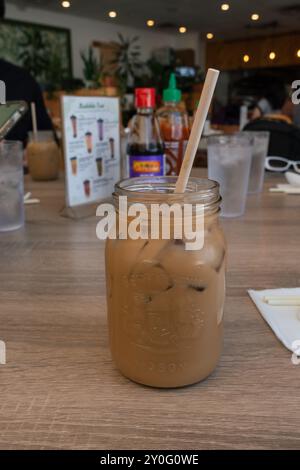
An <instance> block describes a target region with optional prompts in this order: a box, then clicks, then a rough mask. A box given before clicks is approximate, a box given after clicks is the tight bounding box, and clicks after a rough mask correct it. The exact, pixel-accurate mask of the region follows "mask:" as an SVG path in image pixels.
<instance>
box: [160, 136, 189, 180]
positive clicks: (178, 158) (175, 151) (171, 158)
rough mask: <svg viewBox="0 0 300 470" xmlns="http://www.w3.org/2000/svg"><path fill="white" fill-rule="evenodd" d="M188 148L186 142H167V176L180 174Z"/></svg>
mask: <svg viewBox="0 0 300 470" xmlns="http://www.w3.org/2000/svg"><path fill="white" fill-rule="evenodd" d="M186 146H187V141H186V140H181V141H173V142H170V141H169V142H168V141H166V142H165V147H166V174H167V175H169V176H175V175H178V174H179V171H180V167H181V164H182V159H183V155H184V153H185V149H186Z"/></svg>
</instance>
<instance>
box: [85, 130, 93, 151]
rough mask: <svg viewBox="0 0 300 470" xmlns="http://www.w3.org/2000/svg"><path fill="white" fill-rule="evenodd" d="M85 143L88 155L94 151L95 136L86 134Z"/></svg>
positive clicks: (89, 133)
mask: <svg viewBox="0 0 300 470" xmlns="http://www.w3.org/2000/svg"><path fill="white" fill-rule="evenodd" d="M85 143H86V148H87V151H88V153H92V151H93V134H92V133H91V132H87V133H86V134H85Z"/></svg>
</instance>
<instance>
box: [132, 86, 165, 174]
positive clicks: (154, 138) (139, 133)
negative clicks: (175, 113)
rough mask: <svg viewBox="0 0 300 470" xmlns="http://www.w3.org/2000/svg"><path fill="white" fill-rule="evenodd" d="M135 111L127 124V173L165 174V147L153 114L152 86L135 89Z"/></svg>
mask: <svg viewBox="0 0 300 470" xmlns="http://www.w3.org/2000/svg"><path fill="white" fill-rule="evenodd" d="M135 105H136V108H137V114H136V115H135V116H134V117H133V119H132V122H131V126H130V129H131V131H130V135H129V138H128V145H127V176H128V177H129V178H134V177H137V176H164V175H165V172H166V170H165V150H164V144H163V141H162V138H161V134H160V127H159V124H158V121H157V119H156V117H155V115H154V108H155V89H154V88H137V89H136V90H135Z"/></svg>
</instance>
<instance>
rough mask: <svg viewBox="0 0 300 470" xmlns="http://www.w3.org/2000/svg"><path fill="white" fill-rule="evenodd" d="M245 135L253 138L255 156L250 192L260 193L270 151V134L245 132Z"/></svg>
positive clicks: (252, 165) (253, 156)
mask: <svg viewBox="0 0 300 470" xmlns="http://www.w3.org/2000/svg"><path fill="white" fill-rule="evenodd" d="M243 134H246V135H248V136H249V137H252V138H253V154H252V163H251V170H250V180H249V189H248V192H249V193H252V194H255V193H260V192H261V191H262V189H263V185H264V177H265V161H266V157H267V155H268V150H269V141H270V132H268V131H244V132H243Z"/></svg>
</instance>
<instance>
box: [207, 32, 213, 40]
mask: <svg viewBox="0 0 300 470" xmlns="http://www.w3.org/2000/svg"><path fill="white" fill-rule="evenodd" d="M206 38H207V39H213V38H214V35H213V33H207V35H206Z"/></svg>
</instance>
